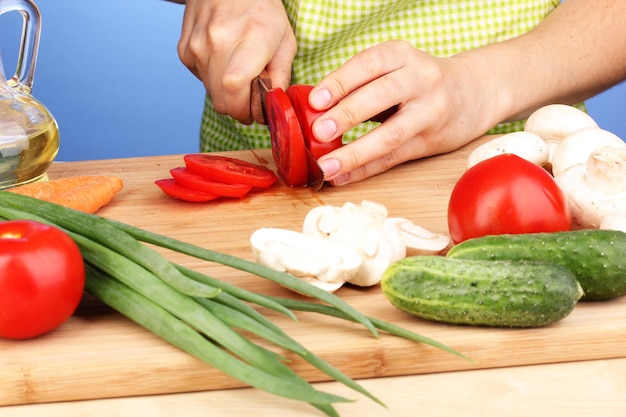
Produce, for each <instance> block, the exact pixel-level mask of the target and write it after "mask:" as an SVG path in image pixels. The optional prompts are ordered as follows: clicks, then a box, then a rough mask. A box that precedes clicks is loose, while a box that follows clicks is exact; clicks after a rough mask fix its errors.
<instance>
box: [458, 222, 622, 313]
mask: <svg viewBox="0 0 626 417" xmlns="http://www.w3.org/2000/svg"><path fill="white" fill-rule="evenodd" d="M447 256H448V257H449V258H455V259H461V258H463V259H485V260H512V261H518V260H524V261H542V262H552V263H555V264H558V265H562V266H564V267H566V268H568V269H569V270H570V271H572V272H573V273H574V276H575V277H576V279H577V280H578V282H579V283H580V285H581V286H582V288H583V291H584V295H583V297H582V300H586V301H600V300H610V299H612V298H616V297H620V296H623V295H626V233H624V232H620V231H616V230H596V229H594V230H575V231H571V232H557V233H530V234H519V235H494V236H483V237H479V238H475V239H470V240H466V241H464V242H461V243H459V244H458V245H456V246H454V247H453V248H452V249H450V251H449V252H448V254H447Z"/></svg>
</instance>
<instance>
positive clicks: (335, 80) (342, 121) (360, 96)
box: [309, 41, 500, 185]
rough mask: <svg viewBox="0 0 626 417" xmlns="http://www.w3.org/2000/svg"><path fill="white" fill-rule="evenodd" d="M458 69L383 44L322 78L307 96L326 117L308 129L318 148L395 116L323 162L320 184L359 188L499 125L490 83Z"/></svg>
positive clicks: (455, 62) (455, 63) (456, 62)
mask: <svg viewBox="0 0 626 417" xmlns="http://www.w3.org/2000/svg"><path fill="white" fill-rule="evenodd" d="M459 57H460V56H459ZM463 62H464V59H463V58H462V57H460V58H459V59H455V58H454V57H453V58H437V57H434V56H432V55H429V54H427V53H424V52H422V51H419V50H417V49H415V48H414V47H413V46H411V45H410V44H409V43H407V42H404V41H388V42H385V43H382V44H379V45H377V46H374V47H372V48H369V49H367V50H365V51H362V52H361V53H359V54H357V55H355V56H354V57H353V58H351V59H350V60H349V61H348V62H346V63H345V65H343V66H342V67H341V68H338V69H337V70H335V71H334V72H332V73H330V74H329V75H328V76H326V77H325V78H324V79H323V80H322V81H321V82H320V83H319V84H318V85H316V86H315V88H314V89H313V90H312V92H311V95H310V96H309V101H310V103H311V105H312V106H313V107H314V108H317V109H319V110H325V111H326V112H325V113H324V114H323V115H322V116H320V117H319V118H318V119H317V120H316V121H315V124H314V127H313V131H314V133H315V135H316V136H317V138H318V139H319V140H321V141H328V140H330V139H332V138H334V137H336V136H337V135H339V134H343V133H345V132H346V131H348V130H350V129H351V128H352V127H354V126H356V125H358V124H360V123H362V122H364V121H366V120H369V119H371V118H372V117H374V116H375V115H377V114H379V113H380V112H382V111H384V110H385V109H388V108H390V107H392V106H394V105H397V106H398V109H397V111H396V112H395V114H393V115H392V116H390V117H389V118H388V119H386V120H385V121H384V122H383V123H382V124H381V125H380V126H377V127H376V128H375V129H373V130H372V131H370V132H368V133H367V134H365V135H363V136H362V137H361V138H359V139H358V140H356V141H354V142H352V143H350V144H347V145H345V146H343V147H341V148H339V149H337V150H335V151H333V152H331V153H329V154H327V155H325V156H323V157H322V158H320V160H319V162H320V165H321V166H322V169H323V170H324V174H325V179H326V180H328V181H330V182H331V183H332V184H333V185H342V184H347V183H353V182H357V181H360V180H362V179H365V178H367V177H371V176H373V175H376V174H379V173H381V172H383V171H386V170H387V169H389V168H391V167H393V166H395V165H398V164H400V163H403V162H406V161H408V160H413V159H418V158H422V157H425V156H429V155H434V154H439V153H444V152H449V151H452V150H454V149H457V148H459V147H461V146H462V145H464V144H466V143H468V142H470V141H471V140H473V139H475V138H477V137H479V136H481V135H482V134H484V133H485V132H486V131H487V130H488V129H489V128H490V127H491V126H493V125H494V124H496V123H498V122H499V121H500V120H498V115H499V114H500V112H498V111H497V110H498V109H497V107H495V104H496V102H497V101H496V100H494V97H493V92H492V91H490V88H493V87H492V86H490V85H489V84H490V83H489V82H488V78H487V77H484V76H483V74H474V73H472V72H471V71H469V70H468V69H467V68H466V67H465V66H464V65H463ZM469 67H470V68H471V66H469Z"/></svg>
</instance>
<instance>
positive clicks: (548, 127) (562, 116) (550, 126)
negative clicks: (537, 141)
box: [524, 104, 598, 168]
mask: <svg viewBox="0 0 626 417" xmlns="http://www.w3.org/2000/svg"><path fill="white" fill-rule="evenodd" d="M588 127H595V128H597V127H598V124H597V123H596V121H595V120H593V118H592V117H591V116H589V115H588V114H587V113H585V112H584V111H582V110H580V109H578V108H576V107H573V106H568V105H566V104H549V105H547V106H543V107H541V108H539V109H537V110H535V111H534V112H533V113H532V114H531V115H530V116H529V117H528V119H527V120H526V123H525V125H524V131H526V132H530V133H534V134H535V135H537V136H539V137H540V138H542V139H543V140H544V141H545V142H546V144H547V146H548V152H549V155H550V156H548V164H547V167H548V168H549V165H550V162H551V161H552V152H553V151H554V149H555V148H556V146H557V145H558V144H559V143H560V142H561V140H563V138H565V137H566V136H569V135H570V134H572V133H574V132H576V131H577V130H580V129H584V128H588Z"/></svg>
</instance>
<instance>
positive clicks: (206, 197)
mask: <svg viewBox="0 0 626 417" xmlns="http://www.w3.org/2000/svg"><path fill="white" fill-rule="evenodd" d="M154 183H155V184H156V185H157V186H158V187H159V188H160V189H161V190H162V191H163V192H164V193H165V194H167V195H169V196H170V197H172V198H175V199H177V200H183V201H188V202H190V203H204V202H207V201H211V200H215V199H217V198H220V196H219V195H215V194H210V193H207V192H205V191H200V190H194V189H192V188H187V187H184V186H182V185H180V184H178V183H177V182H176V181H174V179H173V178H164V179H162V180H156V181H155V182H154Z"/></svg>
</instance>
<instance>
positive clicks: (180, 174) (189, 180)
mask: <svg viewBox="0 0 626 417" xmlns="http://www.w3.org/2000/svg"><path fill="white" fill-rule="evenodd" d="M170 173H171V174H172V177H173V178H174V181H175V182H176V183H178V184H180V185H182V186H183V187H187V188H191V189H193V190H198V191H204V192H206V193H209V194H213V195H218V196H222V197H237V198H243V197H245V196H246V194H248V192H250V190H251V189H252V186H251V185H246V184H225V183H223V182H217V181H212V180H209V179H207V178H205V177H203V176H202V175H198V174H195V173H193V172H191V171H190V170H189V169H187V168H185V167H178V168H173V169H170Z"/></svg>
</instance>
